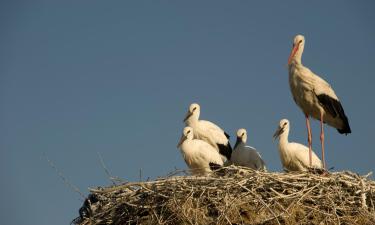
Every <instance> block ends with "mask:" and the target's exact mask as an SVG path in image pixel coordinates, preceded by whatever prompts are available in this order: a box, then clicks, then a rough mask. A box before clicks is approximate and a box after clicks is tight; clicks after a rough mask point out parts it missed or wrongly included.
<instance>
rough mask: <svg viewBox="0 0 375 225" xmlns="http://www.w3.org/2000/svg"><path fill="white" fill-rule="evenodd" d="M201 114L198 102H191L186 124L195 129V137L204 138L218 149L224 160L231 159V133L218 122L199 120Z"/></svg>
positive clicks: (185, 120)
mask: <svg viewBox="0 0 375 225" xmlns="http://www.w3.org/2000/svg"><path fill="white" fill-rule="evenodd" d="M199 115H200V106H199V105H198V104H197V103H193V104H191V105H190V107H189V110H188V112H187V114H186V116H185V119H184V122H185V124H186V126H190V127H192V128H193V129H194V137H195V138H196V139H200V140H203V141H205V142H207V143H209V144H210V145H211V146H212V147H214V148H215V149H217V151H218V152H219V153H220V155H221V156H222V158H223V161H224V162H225V161H227V160H230V157H231V155H232V147H231V146H230V143H229V135H228V134H227V133H226V132H224V130H222V129H221V128H220V127H218V126H217V125H216V124H214V123H212V122H210V121H206V120H199Z"/></svg>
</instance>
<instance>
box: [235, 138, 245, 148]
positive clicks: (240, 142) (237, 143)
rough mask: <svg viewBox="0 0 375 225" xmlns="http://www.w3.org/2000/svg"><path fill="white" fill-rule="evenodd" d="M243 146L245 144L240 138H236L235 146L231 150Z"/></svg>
mask: <svg viewBox="0 0 375 225" xmlns="http://www.w3.org/2000/svg"><path fill="white" fill-rule="evenodd" d="M241 145H245V142H243V141H242V138H240V137H237V141H236V144H235V145H234V147H233V149H236V148H237V147H238V146H241Z"/></svg>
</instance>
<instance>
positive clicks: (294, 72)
mask: <svg viewBox="0 0 375 225" xmlns="http://www.w3.org/2000/svg"><path fill="white" fill-rule="evenodd" d="M304 46H305V38H304V36H302V35H297V36H296V37H295V38H294V41H293V48H292V52H291V53H290V56H289V59H288V69H289V85H290V90H291V92H292V96H293V99H294V101H295V102H296V103H297V105H298V106H299V107H300V108H301V110H302V112H303V113H304V114H305V118H306V126H307V132H308V143H309V152H310V153H309V162H310V165H311V163H312V161H311V160H312V159H311V157H312V152H311V151H312V150H311V148H312V147H311V145H312V135H311V128H310V121H309V117H310V116H311V117H313V118H315V119H317V120H320V141H321V146H322V160H323V167H324V168H326V165H325V158H324V129H323V123H327V124H328V125H330V126H332V127H334V128H336V129H337V130H338V132H339V133H340V134H349V133H351V129H350V126H349V121H348V118H347V116H346V115H345V112H344V109H343V107H342V105H341V103H340V100H339V99H338V97H337V95H336V94H335V92H334V90H333V89H332V88H331V86H330V85H329V84H328V83H327V82H326V81H325V80H323V79H322V78H320V77H319V76H318V75H316V74H314V73H313V72H312V71H311V70H310V69H308V68H307V67H305V66H303V65H302V62H301V58H302V53H303V49H304Z"/></svg>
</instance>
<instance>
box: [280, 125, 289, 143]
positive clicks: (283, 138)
mask: <svg viewBox="0 0 375 225" xmlns="http://www.w3.org/2000/svg"><path fill="white" fill-rule="evenodd" d="M288 136H289V129H288V128H286V129H285V131H284V132H283V133H282V134H281V135H280V145H286V144H288V143H289V140H288Z"/></svg>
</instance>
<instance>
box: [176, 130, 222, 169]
mask: <svg viewBox="0 0 375 225" xmlns="http://www.w3.org/2000/svg"><path fill="white" fill-rule="evenodd" d="M193 137H194V131H193V128H191V127H185V128H184V130H183V133H182V136H181V139H180V141H179V143H178V145H177V148H180V149H181V153H182V156H183V157H184V160H185V162H186V164H187V165H188V166H189V168H190V169H191V171H192V173H193V174H194V175H204V174H207V173H209V172H211V171H212V170H214V169H216V168H219V167H221V166H223V164H224V162H223V159H222V158H221V156H220V154H219V153H218V152H217V150H216V149H215V148H214V147H212V146H211V145H210V144H208V143H207V142H205V141H202V140H199V139H193Z"/></svg>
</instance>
